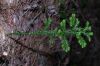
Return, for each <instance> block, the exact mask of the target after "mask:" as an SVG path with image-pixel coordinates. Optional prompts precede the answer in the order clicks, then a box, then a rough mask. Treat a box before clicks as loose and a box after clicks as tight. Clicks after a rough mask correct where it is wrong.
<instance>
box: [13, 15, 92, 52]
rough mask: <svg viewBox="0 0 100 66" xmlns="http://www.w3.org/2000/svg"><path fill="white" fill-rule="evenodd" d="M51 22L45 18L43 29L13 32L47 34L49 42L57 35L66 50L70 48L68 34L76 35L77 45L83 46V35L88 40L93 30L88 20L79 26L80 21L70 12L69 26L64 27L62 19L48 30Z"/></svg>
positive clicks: (84, 43)
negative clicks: (83, 25) (57, 24)
mask: <svg viewBox="0 0 100 66" xmlns="http://www.w3.org/2000/svg"><path fill="white" fill-rule="evenodd" d="M51 23H52V20H51V19H50V18H48V19H46V20H45V22H44V25H45V26H44V29H43V30H38V31H35V32H29V33H26V32H15V33H13V34H16V35H37V36H41V35H42V36H48V37H49V38H50V41H49V42H50V43H52V44H53V43H54V42H55V39H56V37H58V38H59V39H60V40H61V47H62V49H63V50H64V51H65V52H68V51H69V50H70V43H69V40H68V38H69V37H70V36H73V37H76V38H77V41H78V43H79V45H80V46H81V47H82V48H85V47H86V45H87V42H86V40H85V39H84V37H83V35H84V36H86V37H87V39H88V40H89V41H91V36H92V35H93V32H92V31H91V26H90V24H89V22H88V21H87V22H86V25H85V27H84V28H82V27H80V21H79V19H78V18H76V16H75V14H72V15H71V17H70V18H69V25H70V28H68V29H67V28H66V20H65V19H64V20H62V21H61V23H60V24H59V25H60V26H58V27H56V28H55V29H54V30H49V27H50V25H51Z"/></svg>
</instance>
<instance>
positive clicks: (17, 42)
mask: <svg viewBox="0 0 100 66" xmlns="http://www.w3.org/2000/svg"><path fill="white" fill-rule="evenodd" d="M9 38H10V39H12V40H13V41H15V42H16V44H18V45H21V46H22V47H24V48H26V49H28V50H30V51H32V52H36V53H38V54H40V55H43V56H46V57H53V56H52V55H51V54H52V53H49V52H45V51H40V50H37V49H33V48H31V47H28V46H26V45H24V44H23V43H21V42H20V41H18V40H16V39H15V38H12V37H10V36H9Z"/></svg>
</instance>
